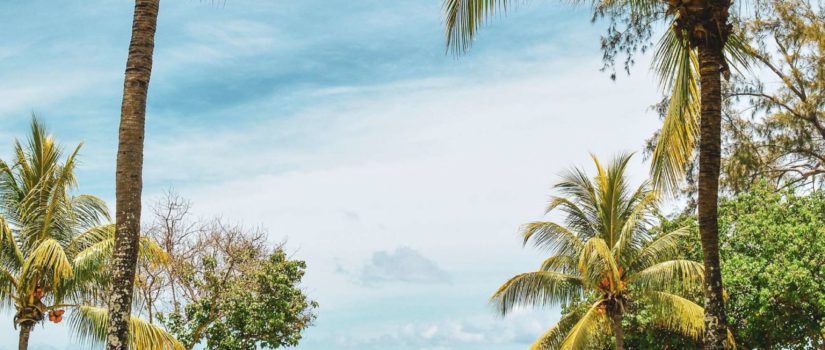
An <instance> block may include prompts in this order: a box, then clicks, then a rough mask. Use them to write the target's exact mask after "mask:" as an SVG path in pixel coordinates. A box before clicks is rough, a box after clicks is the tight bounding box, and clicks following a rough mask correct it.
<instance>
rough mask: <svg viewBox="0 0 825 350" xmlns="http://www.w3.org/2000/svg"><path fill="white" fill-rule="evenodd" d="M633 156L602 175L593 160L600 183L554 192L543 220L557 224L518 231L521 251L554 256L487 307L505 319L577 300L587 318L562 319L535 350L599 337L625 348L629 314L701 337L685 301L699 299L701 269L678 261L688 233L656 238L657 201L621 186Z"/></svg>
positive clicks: (578, 174)
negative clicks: (647, 313)
mask: <svg viewBox="0 0 825 350" xmlns="http://www.w3.org/2000/svg"><path fill="white" fill-rule="evenodd" d="M630 158H631V157H630V155H623V156H620V157H617V158H616V159H615V160H614V161H613V162H612V163H610V164H609V165H608V167H607V168H606V169H605V168H604V167H603V166H602V164H601V163H600V162H599V161H598V159H596V158H595V157H593V162H594V163H595V165H596V170H597V174H596V176H595V177H592V178H591V177H590V176H588V175H587V174H586V173H585V172H584V171H582V170H581V169H577V168H574V169H573V170H571V171H570V172H568V173H567V174H565V175H564V176H563V177H562V180H561V182H559V183H558V184H557V185H556V186H555V188H556V190H558V191H559V192H560V195H559V196H554V197H552V198H551V199H550V204H549V207H548V209H547V212H548V213H549V212H559V213H561V214H562V215H563V221H562V223H556V222H552V221H539V222H532V223H529V224H527V225H524V227H523V230H522V234H523V237H524V243H525V244H527V243H529V242H532V243H533V244H535V246H536V247H539V248H542V249H546V250H548V251H550V252H552V254H553V255H552V256H550V257H549V258H547V259H546V260H545V261H544V262H543V263H542V265H541V268H539V270H538V271H534V272H527V273H523V274H520V275H517V276H515V277H513V278H511V279H510V280H508V281H507V282H506V283H504V284H503V285H502V286H501V287H500V288H499V289H498V290H497V291H496V292H495V294H493V297H492V299H491V301H492V302H493V303H494V304H495V305H496V308H497V309H498V310H499V311H500V312H501V313H502V314H505V315H506V314H507V313H509V312H510V311H512V310H513V309H514V308H516V307H520V306H545V305H558V304H569V303H570V302H573V301H575V300H579V299H580V298H582V297H583V298H584V300H588V301H589V303H590V306H589V308H587V309H586V310H584V311H580V312H579V311H572V312H570V313H568V314H566V315H563V316H562V318H561V319H560V320H559V322H558V323H557V324H556V325H555V326H553V327H552V328H550V330H548V331H547V332H546V333H545V334H544V335H542V336H541V337H540V338H539V339H538V340H537V341H536V342H535V343H534V344H533V346H532V347H531V349H536V350H538V349H554V350H557V349H569V350H572V349H586V348H587V346H588V345H589V344H592V342H593V341H594V340H595V336H596V335H598V334H612V335H613V337H614V338H615V343H616V349H617V350H622V349H623V348H624V333H623V330H622V317H623V314H624V313H625V311H626V310H628V308H632V307H638V306H646V307H647V308H648V309H650V310H653V313H652V315H651V316H652V317H653V319H654V324H657V325H659V326H661V327H664V328H666V329H670V330H673V331H676V332H679V333H682V334H684V335H687V336H690V337H693V338H698V337H700V336H701V335H702V334H703V329H704V323H703V322H704V317H703V309H702V307H701V306H699V305H697V304H695V303H693V302H692V301H690V300H689V299H687V298H685V297H683V296H681V295H682V294H683V293H685V292H690V291H693V292H698V290H699V288H701V284H702V279H703V268H702V264H700V263H698V262H695V261H690V260H684V259H679V253H680V252H679V243H680V241H681V240H682V239H683V238H684V237H685V236H686V235H688V234H689V231H688V230H687V229H686V228H682V229H678V230H675V231H673V232H670V233H666V234H662V235H658V236H656V238H655V239H654V238H653V235H652V234H651V232H650V231H649V229H650V228H651V227H652V226H651V224H652V223H651V218H652V216H653V214H654V213H655V211H656V206H657V195H656V193H655V192H654V191H653V190H651V188H650V186H649V185H648V183H643V184H642V185H641V186H639V187H638V188H635V189H632V188H631V187H630V186H629V184H628V181H627V179H626V176H625V169H626V168H627V163H628V161H629V160H630Z"/></svg>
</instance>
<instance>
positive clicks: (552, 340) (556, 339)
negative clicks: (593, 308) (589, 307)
mask: <svg viewBox="0 0 825 350" xmlns="http://www.w3.org/2000/svg"><path fill="white" fill-rule="evenodd" d="M581 316H582V315H581V314H579V313H576V312H570V313H567V314H565V315H562V316H561V319H559V322H557V323H556V324H555V325H553V327H551V328H550V329H548V330H547V331H546V332H544V334H542V335H541V336H540V337H539V338H538V339H536V341H535V342H533V344H532V345H530V350H555V349H559V348H561V344H562V342H564V339H565V338H566V337H567V335H568V334H569V333H570V330H571V329H573V326H575V325H576V323H578V321H579V319H580V318H581Z"/></svg>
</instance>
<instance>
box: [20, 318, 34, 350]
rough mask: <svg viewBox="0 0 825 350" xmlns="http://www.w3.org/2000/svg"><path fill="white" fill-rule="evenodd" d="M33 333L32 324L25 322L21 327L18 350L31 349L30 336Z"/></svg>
mask: <svg viewBox="0 0 825 350" xmlns="http://www.w3.org/2000/svg"><path fill="white" fill-rule="evenodd" d="M31 333H32V324H31V323H29V322H24V323H23V324H21V325H20V337H19V339H18V341H17V350H28V349H29V334H31Z"/></svg>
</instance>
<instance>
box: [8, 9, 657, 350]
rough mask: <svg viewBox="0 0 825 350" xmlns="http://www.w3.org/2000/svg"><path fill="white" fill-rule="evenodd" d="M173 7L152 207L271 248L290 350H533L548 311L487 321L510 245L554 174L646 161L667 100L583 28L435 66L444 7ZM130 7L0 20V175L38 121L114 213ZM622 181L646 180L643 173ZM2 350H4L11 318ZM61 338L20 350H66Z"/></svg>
mask: <svg viewBox="0 0 825 350" xmlns="http://www.w3.org/2000/svg"><path fill="white" fill-rule="evenodd" d="M217 3H218V4H217V5H216V4H211V3H210V2H209V1H194V0H189V1H182V0H181V1H175V0H165V1H164V2H163V3H162V5H161V15H160V23H159V26H158V33H157V43H156V51H155V54H156V55H155V69H154V72H153V76H152V85H151V87H150V94H149V104H148V116H147V137H146V162H145V175H144V178H145V183H146V187H145V191H144V198H145V201H146V202H147V203H149V202H151V201H152V200H153V199H154V198H157V197H158V196H159V194H161V193H162V192H163V191H164V190H165V189H167V188H170V187H171V188H175V189H176V190H177V191H178V192H180V193H181V194H182V195H183V196H186V197H188V198H189V199H191V200H192V201H193V202H194V211H195V212H196V213H197V214H198V215H201V216H209V215H222V216H223V217H224V218H227V219H231V220H236V221H239V222H244V223H247V224H250V225H261V226H264V227H266V228H267V230H268V232H269V234H270V236H269V237H270V240H271V241H272V242H273V243H276V242H286V247H287V249H288V250H290V251H292V252H293V253H294V256H295V257H297V258H300V259H304V260H306V261H307V263H308V265H309V268H308V273H307V276H306V281H305V284H304V288H305V289H306V290H307V292H308V293H309V294H310V295H311V296H312V297H313V298H315V299H316V300H318V301H319V302H320V305H321V307H320V310H319V318H318V320H317V323H316V325H315V326H314V327H313V328H311V329H310V330H309V331H307V332H306V334H305V338H304V340H303V342H302V344H301V345H300V346H298V349H301V350H321V349H325V350H326V349H376V350H379V349H380V350H384V349H387V350H390V349H399V350H406V349H422V350H423V349H455V350H462V349H482V350H484V349H504V350H508V349H524V348H526V346H527V344H529V342H530V341H531V340H532V339H534V338H535V337H536V336H537V335H538V334H540V333H541V332H542V330H544V329H546V328H547V327H549V326H551V325H552V324H553V322H554V321H555V320H556V319H557V318H558V310H556V309H553V308H548V309H545V310H523V311H519V312H516V313H515V314H514V315H513V316H510V317H507V318H504V319H502V318H500V317H497V316H495V314H494V313H493V312H492V310H491V309H490V307H489V306H488V305H487V302H486V300H487V297H488V296H489V294H490V293H491V292H492V291H493V290H495V288H496V287H497V286H498V285H499V284H500V283H501V282H503V281H504V280H506V278H507V277H509V276H511V275H513V274H515V273H518V272H522V271H526V270H530V269H534V268H536V267H537V266H538V264H539V262H540V261H541V260H540V259H541V257H542V254H541V252H535V251H532V250H530V249H523V248H522V247H521V246H520V244H519V241H518V239H517V237H516V232H517V228H518V226H519V225H520V224H522V223H525V222H528V221H530V220H535V219H537V218H539V217H541V213H542V211H543V208H544V204H545V201H546V200H547V197H548V195H549V194H550V186H551V185H552V184H553V182H554V181H555V179H556V177H555V176H556V174H558V173H559V172H560V171H562V170H564V169H565V168H567V167H569V166H571V165H574V164H581V165H586V164H587V162H588V152H593V153H595V154H598V155H600V156H602V157H609V156H611V155H613V154H615V153H616V152H620V151H638V150H640V149H641V147H642V145H643V141H644V139H645V138H647V137H649V135H651V133H652V132H653V131H654V130H655V129H656V127H657V124H658V120H657V118H656V116H655V115H654V114H653V113H652V112H650V111H649V108H648V106H649V105H651V104H652V103H654V102H656V100H657V99H658V97H659V96H660V94H659V92H658V91H657V90H656V84H655V81H654V79H653V78H652V77H651V76H650V75H649V74H648V69H647V66H646V64H645V63H644V62H647V59H646V58H644V57H642V58H640V62H642V63H640V64H639V65H638V66H637V67H636V68H635V69H634V70H633V74H632V75H631V76H630V77H627V76H624V75H621V74H620V76H619V80H618V81H617V82H612V81H610V79H609V76H608V74H605V73H601V72H599V68H600V67H601V52H600V50H599V35H600V34H601V30H602V27H601V26H600V25H598V24H596V25H593V24H591V23H590V16H589V14H588V12H587V9H586V8H580V9H571V8H569V7H565V6H560V5H556V4H555V3H554V2H547V1H534V2H530V3H528V4H525V5H520V6H519V7H518V9H517V11H514V12H511V13H509V14H508V15H507V16H506V18H505V17H501V18H496V19H495V20H493V21H492V23H491V24H490V25H489V26H487V27H485V28H484V30H483V31H482V32H481V34H480V36H479V39H478V40H477V42H476V43H475V44H474V47H473V49H472V51H471V52H470V53H469V54H468V55H466V56H464V57H461V58H459V59H456V58H454V57H453V56H451V55H447V54H445V50H444V43H443V35H442V14H441V3H440V1H438V0H396V1H385V0H384V1H378V0H350V1H338V0H304V1H280V0H267V1H252V0H228V1H226V2H225V4H224V3H222V2H220V1H219V2H217ZM131 11H132V3H130V2H129V1H122V0H118V1H115V0H89V1H85V2H83V4H82V5H79V4H78V3H77V2H75V1H62V0H61V1H54V0H51V1H46V0H31V1H27V2H4V3H3V4H0V21H2V23H4V28H5V30H4V31H3V32H4V35H3V36H4V39H3V40H0V96H2V98H0V125H2V127H0V155H3V156H7V155H8V153H9V152H10V149H11V141H12V139H13V138H14V137H21V136H23V135H24V133H25V131H26V128H27V124H28V122H29V118H30V115H31V113H32V112H34V113H36V114H37V115H39V116H40V118H41V119H43V120H44V121H45V122H46V123H47V124H48V125H49V127H50V129H51V130H52V132H53V133H54V134H55V135H56V136H57V137H58V138H59V139H60V140H62V141H63V142H64V143H65V144H75V143H77V142H80V141H83V142H84V148H83V151H82V153H81V160H82V165H81V168H80V169H79V176H80V182H81V190H82V191H83V192H86V193H92V194H97V195H99V196H101V197H103V198H105V199H107V201H109V202H110V203H113V192H114V191H113V190H114V156H115V148H116V132H117V124H118V117H119V110H120V97H121V93H122V79H123V78H122V77H123V68H124V66H125V56H126V49H127V45H128V41H129V31H130V26H131ZM637 158H638V159H637V163H636V164H635V167H634V172H635V174H636V175H637V176H638V177H639V178H640V177H641V176H643V175H644V172H645V170H644V167H643V165H642V164H641V157H637ZM0 325H6V327H5V328H0V349H12V348H13V347H14V346H15V342H14V340H15V339H16V333H14V330H13V329H12V328H11V321H10V317H9V313H8V312H4V313H3V314H2V316H0ZM68 334H69V333H68V332H67V330H66V329H65V327H64V324H61V325H52V324H48V325H46V326H45V327H38V328H37V329H36V330H35V332H34V333H33V336H32V338H33V339H32V344H33V346H32V348H33V349H44V350H45V349H74V348H76V347H77V346H76V345H73V344H72V343H71V342H70V338H69V335H68Z"/></svg>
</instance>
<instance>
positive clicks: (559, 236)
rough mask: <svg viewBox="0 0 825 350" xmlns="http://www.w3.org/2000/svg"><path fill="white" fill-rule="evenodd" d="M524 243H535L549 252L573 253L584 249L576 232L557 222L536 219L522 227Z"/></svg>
mask: <svg viewBox="0 0 825 350" xmlns="http://www.w3.org/2000/svg"><path fill="white" fill-rule="evenodd" d="M521 235H522V237H524V244H527V242H529V241H531V240H532V241H533V244H534V245H535V246H536V247H538V248H542V249H546V250H547V251H549V252H554V253H558V254H573V253H577V252H578V251H580V250H581V249H582V242H581V241H580V240H579V238H578V237H576V234H575V233H573V232H572V231H570V230H569V229H567V228H566V227H564V226H562V225H559V224H557V223H555V222H549V221H536V222H531V223H529V224H526V225H524V226H523V227H522V229H521Z"/></svg>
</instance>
